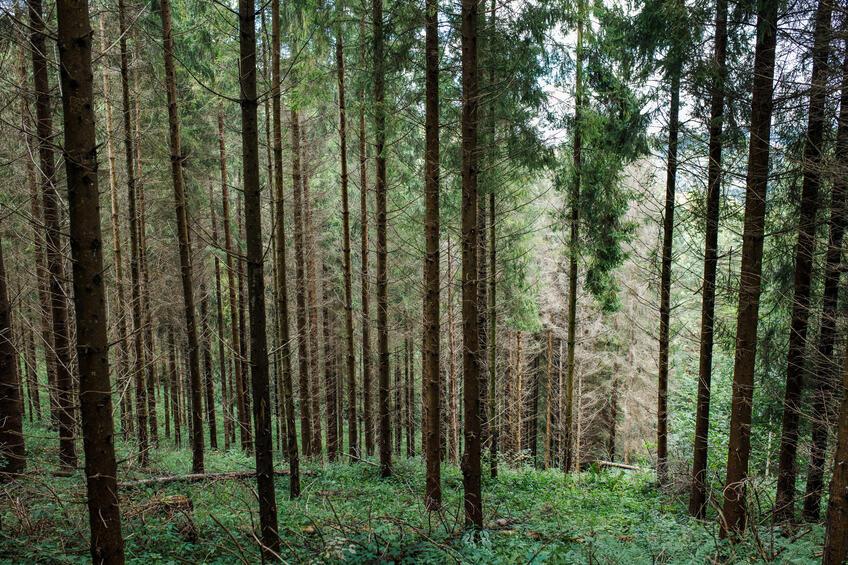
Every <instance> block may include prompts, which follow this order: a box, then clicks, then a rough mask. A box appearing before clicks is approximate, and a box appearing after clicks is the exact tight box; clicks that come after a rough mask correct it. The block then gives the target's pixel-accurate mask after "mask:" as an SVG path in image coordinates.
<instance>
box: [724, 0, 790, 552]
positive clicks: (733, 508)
mask: <svg viewBox="0 0 848 565" xmlns="http://www.w3.org/2000/svg"><path fill="white" fill-rule="evenodd" d="M776 22H777V2H776V0H758V2H757V46H756V50H755V54H754V85H753V97H752V101H751V140H750V148H749V154H748V177H747V187H746V195H745V224H744V228H743V232H742V267H741V276H740V282H739V312H738V315H737V323H736V361H735V363H734V367H733V397H732V404H731V415H730V439H729V451H728V458H727V479H726V480H727V484H726V487H725V490H724V520H723V522H722V524H721V534H722V536H727V535H728V533H731V532H732V533H733V534H737V535H738V534H741V533H742V532H743V531H744V529H745V518H746V516H745V514H746V508H747V497H746V488H747V479H748V457H749V455H750V452H751V410H752V401H753V395H754V362H755V360H756V352H757V321H758V317H759V306H760V283H761V280H760V279H761V274H762V263H763V237H764V219H765V206H766V188H767V186H768V167H769V136H770V133H771V112H772V106H773V103H772V92H773V80H774V60H775V53H774V52H775V45H776V43H777V23H776Z"/></svg>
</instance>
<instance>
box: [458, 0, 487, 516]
mask: <svg viewBox="0 0 848 565" xmlns="http://www.w3.org/2000/svg"><path fill="white" fill-rule="evenodd" d="M477 8H478V6H477V2H476V0H462V14H461V17H462V375H463V385H464V390H463V406H464V424H465V434H464V435H465V453H464V454H463V458H462V480H463V485H464V487H465V523H466V525H467V526H470V527H473V528H482V527H483V498H482V493H481V489H480V335H479V331H478V330H479V328H478V327H477V323H478V321H479V320H478V317H477V274H478V272H477V229H476V228H477V125H478V124H477V122H478V104H479V91H478V80H477V73H478V68H477V26H478V20H479V17H478V9H477Z"/></svg>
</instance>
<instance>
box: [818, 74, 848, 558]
mask: <svg viewBox="0 0 848 565" xmlns="http://www.w3.org/2000/svg"><path fill="white" fill-rule="evenodd" d="M844 85H845V80H844V78H843V86H844ZM842 92H843V95H842V102H843V103H844V102H846V96H845V89H844V88H843V90H842ZM843 107H844V105H843ZM840 112H841V109H840ZM840 126H842V123H841V120H840ZM843 162H844V161H843ZM842 371H843V372H842V383H841V386H840V387H839V388H840V389H841V390H842V402H841V407H840V409H839V428H838V432H837V445H836V453H835V454H834V457H833V478H832V479H831V481H830V501H829V502H828V506H827V519H826V520H825V524H826V525H827V529H826V530H825V536H824V553H823V554H822V565H841V564H842V563H845V561H846V560H848V359H846V365H845V367H844V368H843V370H842Z"/></svg>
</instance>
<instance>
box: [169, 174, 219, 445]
mask: <svg viewBox="0 0 848 565" xmlns="http://www.w3.org/2000/svg"><path fill="white" fill-rule="evenodd" d="M224 182H226V181H224ZM213 197H214V193H213V190H212V186H211V185H210V186H209V207H210V209H211V212H212V247H213V249H218V248H219V247H218V221H217V218H216V216H215V204H214V202H215V200H214V198H213ZM215 306H216V314H217V325H216V328H217V330H218V340H217V341H218V371H219V372H220V373H221V405H222V408H223V411H222V417H223V424H224V451H229V450H230V427H231V426H232V417H231V415H230V413H229V406H230V401H229V394H228V391H227V363H226V359H227V357H226V353H225V351H224V307H223V298H222V297H221V260H220V259H218V256H217V254H216V255H215ZM166 414H167V411H166Z"/></svg>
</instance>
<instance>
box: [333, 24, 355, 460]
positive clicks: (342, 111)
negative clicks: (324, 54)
mask: <svg viewBox="0 0 848 565" xmlns="http://www.w3.org/2000/svg"><path fill="white" fill-rule="evenodd" d="M342 17H343V13H342V12H341V11H340V13H339V23H338V24H337V25H338V28H337V30H336V76H337V83H338V89H339V163H340V168H341V170H340V175H339V184H340V188H341V193H342V254H343V261H344V300H345V304H344V307H345V369H346V371H347V373H346V374H347V386H348V391H349V393H350V398H355V397H356V355H355V353H354V349H353V287H352V278H353V274H352V273H353V269H352V266H351V258H350V206H349V204H348V186H347V183H348V172H347V107H346V105H345V69H344V44H343V42H342ZM325 323H326V321H325ZM355 406H356V404H355V403H354V402H351V403H350V407H351V412H352V413H351V414H348V420H349V424H348V425H349V426H352V427H353V432H352V433H351V434H350V436H349V437H348V441H349V442H350V452H351V453H352V454H354V455H356V456H357V457H358V456H359V454H358V452H356V450H355V447H356V441H353V440H354V439H355V437H356V408H355ZM328 409H329V406H328ZM337 417H340V415H337ZM339 439H340V437H339ZM329 443H330V437H329V429H328V435H327V444H328V446H327V448H328V449H329ZM330 460H331V461H332V458H331V459H330Z"/></svg>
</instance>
